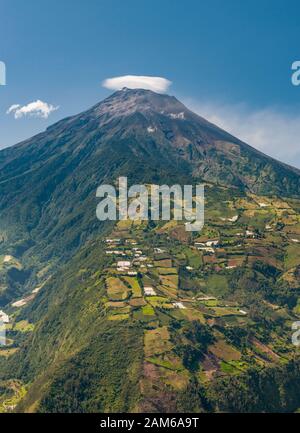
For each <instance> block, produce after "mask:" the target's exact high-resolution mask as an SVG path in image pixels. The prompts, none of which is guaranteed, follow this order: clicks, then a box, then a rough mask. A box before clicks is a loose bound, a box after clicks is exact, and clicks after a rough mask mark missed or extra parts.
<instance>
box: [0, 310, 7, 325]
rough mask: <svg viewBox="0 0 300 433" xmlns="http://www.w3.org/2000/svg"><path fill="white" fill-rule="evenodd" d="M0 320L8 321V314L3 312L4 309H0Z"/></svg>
mask: <svg viewBox="0 0 300 433" xmlns="http://www.w3.org/2000/svg"><path fill="white" fill-rule="evenodd" d="M0 321H1V322H3V323H9V316H8V314H6V313H4V311H2V310H0Z"/></svg>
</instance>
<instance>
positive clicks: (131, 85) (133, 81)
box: [102, 75, 172, 93]
mask: <svg viewBox="0 0 300 433" xmlns="http://www.w3.org/2000/svg"><path fill="white" fill-rule="evenodd" d="M171 84H172V82H171V81H169V80H167V79H166V78H163V77H149V76H143V75H123V76H120V77H114V78H107V79H106V80H104V81H103V82H102V85H103V87H105V88H106V89H110V90H121V89H123V88H124V87H127V88H128V89H146V90H153V91H154V92H158V93H165V92H166V91H167V90H168V88H169V86H170V85H171Z"/></svg>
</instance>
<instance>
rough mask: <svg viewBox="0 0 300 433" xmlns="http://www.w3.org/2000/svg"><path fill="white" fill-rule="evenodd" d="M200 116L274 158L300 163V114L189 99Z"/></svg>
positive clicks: (298, 165)
mask: <svg viewBox="0 0 300 433" xmlns="http://www.w3.org/2000/svg"><path fill="white" fill-rule="evenodd" d="M188 105H189V106H190V107H191V108H192V110H193V111H195V112H196V113H198V114H199V115H200V116H202V117H204V118H205V119H207V120H209V121H210V122H212V123H214V124H215V125H217V126H219V127H220V128H223V129H225V130H226V131H227V132H230V133H231V134H232V135H234V136H236V137H238V138H239V139H240V140H242V141H244V142H246V143H248V144H250V145H251V146H253V147H255V148H257V149H259V150H261V151H262V152H264V153H266V154H267V155H269V156H272V157H273V158H276V159H279V160H280V161H283V162H286V163H288V164H291V165H293V166H296V167H300V114H297V113H295V114H293V113H289V112H285V111H283V110H282V111H281V110H279V109H278V108H275V107H267V108H264V109H259V110H254V109H251V108H249V107H248V106H246V105H245V104H237V105H222V104H220V105H218V104H217V103H214V104H211V103H203V104H199V103H197V104H195V103H193V102H192V103H188Z"/></svg>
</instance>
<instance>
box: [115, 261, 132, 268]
mask: <svg viewBox="0 0 300 433" xmlns="http://www.w3.org/2000/svg"><path fill="white" fill-rule="evenodd" d="M130 266H131V262H129V261H127V260H120V261H119V262H117V267H118V268H130Z"/></svg>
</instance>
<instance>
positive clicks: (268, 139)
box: [0, 0, 300, 167]
mask: <svg viewBox="0 0 300 433" xmlns="http://www.w3.org/2000/svg"><path fill="white" fill-rule="evenodd" d="M0 7H1V16H0V41H1V43H0V60H2V61H4V62H5V63H6V67H7V86H0V147H5V146H8V145H12V144H14V143H16V142H18V141H20V140H22V139H25V138H28V137H30V136H32V135H34V134H35V133H37V132H40V131H42V130H44V129H45V128H46V127H47V126H48V125H50V124H52V123H53V122H55V121H57V120H59V119H61V118H63V117H65V116H69V115H71V114H75V113H77V112H80V111H82V110H85V109H87V108H88V107H89V106H91V105H92V104H94V103H96V102H98V101H99V100H101V99H103V98H104V97H106V96H107V95H108V94H109V93H110V91H109V90H107V89H104V88H103V87H102V86H101V82H102V81H103V80H104V79H106V78H108V77H114V76H120V75H127V74H135V75H154V76H160V77H165V78H167V79H169V80H171V81H172V82H173V84H172V86H171V88H170V90H169V92H168V93H171V94H174V95H175V96H177V97H178V98H179V99H181V100H183V102H185V103H186V104H187V105H189V106H190V107H191V108H193V109H194V110H195V111H197V112H198V113H199V114H202V115H204V116H206V117H208V118H209V119H210V120H213V121H215V122H217V123H219V124H220V125H221V126H223V127H224V128H226V129H229V130H230V131H231V132H233V133H235V134H236V135H239V136H240V137H241V138H242V139H245V140H247V141H248V142H249V144H252V145H254V146H255V147H258V148H260V149H262V150H264V151H265V152H267V153H268V154H271V155H272V156H275V157H277V158H279V159H282V160H285V161H286V162H289V163H292V164H293V165H296V166H298V167H300V86H299V87H295V86H293V85H292V84H291V64H292V62H293V61H295V60H300V46H299V39H300V26H299V16H300V4H299V2H297V1H295V0H289V1H288V2H286V1H283V0H260V1H258V0H251V1H247V2H246V1H245V2H242V1H238V0H226V1H224V0H210V1H201V0H185V1H180V0H173V1H172V0H160V1H158V0H151V1H150V0H143V1H141V0H139V1H137V0H126V1H124V0H123V1H121V0H110V1H108V0H106V1H104V0H86V1H83V0H26V1H24V0H13V1H12V0H0ZM36 100H41V101H45V102H47V103H49V104H52V105H53V106H54V107H58V106H59V109H57V110H56V111H53V112H52V113H51V114H50V115H49V117H48V118H47V119H44V118H33V117H28V116H27V117H22V118H19V119H15V118H14V116H13V115H12V114H10V115H8V114H6V111H7V109H8V108H9V107H10V106H11V105H13V104H20V105H26V104H28V103H30V102H33V101H36ZM250 140H251V141H250Z"/></svg>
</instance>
